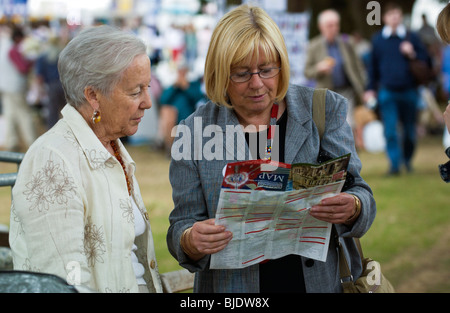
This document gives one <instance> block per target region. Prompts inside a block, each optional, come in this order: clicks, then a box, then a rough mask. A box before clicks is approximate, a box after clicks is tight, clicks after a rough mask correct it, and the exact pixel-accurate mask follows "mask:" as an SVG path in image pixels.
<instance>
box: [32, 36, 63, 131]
mask: <svg viewBox="0 0 450 313" xmlns="http://www.w3.org/2000/svg"><path fill="white" fill-rule="evenodd" d="M64 46H65V42H64V40H63V39H62V38H59V37H52V38H50V39H49V42H48V47H47V49H46V51H44V53H43V54H42V55H41V56H39V57H38V58H37V60H36V62H35V75H36V77H35V79H36V81H37V83H38V85H39V86H41V87H42V88H44V90H45V91H46V94H47V96H48V101H47V129H50V128H52V127H53V126H54V125H55V124H56V122H57V121H58V120H59V118H60V112H61V110H62V108H63V107H64V105H65V104H66V99H65V96H64V90H63V88H62V85H61V81H60V79H59V73H58V57H59V54H60V52H61V50H62V49H63V48H64Z"/></svg>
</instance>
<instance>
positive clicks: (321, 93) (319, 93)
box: [312, 88, 327, 140]
mask: <svg viewBox="0 0 450 313" xmlns="http://www.w3.org/2000/svg"><path fill="white" fill-rule="evenodd" d="M326 96H327V89H326V88H316V89H314V93H313V106H312V107H313V114H312V115H313V120H314V123H315V124H316V127H317V129H318V131H319V136H320V140H322V137H323V134H324V133H325V101H326Z"/></svg>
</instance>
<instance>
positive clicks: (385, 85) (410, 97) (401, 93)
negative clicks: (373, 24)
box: [364, 3, 429, 176]
mask: <svg viewBox="0 0 450 313" xmlns="http://www.w3.org/2000/svg"><path fill="white" fill-rule="evenodd" d="M383 22H384V27H383V29H382V30H381V31H380V32H378V33H376V34H375V35H374V36H373V38H372V47H373V48H372V54H371V56H370V61H369V66H368V73H369V83H368V86H367V91H366V92H365V95H364V97H365V101H366V102H370V101H372V99H375V98H377V99H378V107H379V112H380V115H381V120H382V122H383V126H384V135H385V138H386V152H387V155H388V159H389V161H390V162H389V163H390V165H389V171H388V175H389V176H391V175H398V174H400V169H401V166H402V165H404V166H405V167H406V170H407V171H408V172H411V171H412V170H413V168H412V158H413V155H414V151H415V148H416V142H417V138H416V137H417V135H416V132H417V129H416V126H417V109H418V102H419V93H418V88H417V84H416V82H415V79H414V76H413V75H412V72H411V70H410V60H413V59H419V60H422V61H425V62H428V61H429V58H428V54H427V52H426V50H425V47H424V46H423V44H422V43H421V41H420V39H419V37H418V36H417V35H416V34H414V33H412V32H410V31H409V30H407V29H406V27H405V25H404V24H403V12H402V9H401V7H400V6H399V5H397V4H394V3H389V4H386V5H385V6H384V12H383ZM399 123H401V126H402V130H403V131H402V133H401V136H400V133H399V132H398V124H399ZM400 137H401V138H400Z"/></svg>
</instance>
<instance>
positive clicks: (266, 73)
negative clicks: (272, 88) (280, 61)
mask: <svg viewBox="0 0 450 313" xmlns="http://www.w3.org/2000/svg"><path fill="white" fill-rule="evenodd" d="M279 72H280V68H279V67H273V68H268V69H266V70H262V71H261V72H260V73H259V76H260V77H261V78H272V77H274V76H276V75H277V74H278V73H279Z"/></svg>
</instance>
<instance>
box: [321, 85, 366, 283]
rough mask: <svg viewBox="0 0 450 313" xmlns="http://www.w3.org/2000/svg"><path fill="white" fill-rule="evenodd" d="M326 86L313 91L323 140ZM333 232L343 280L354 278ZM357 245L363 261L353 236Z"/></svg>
mask: <svg viewBox="0 0 450 313" xmlns="http://www.w3.org/2000/svg"><path fill="white" fill-rule="evenodd" d="M326 94H327V89H326V88H316V89H314V93H313V120H314V123H315V124H316V127H317V129H318V131H319V136H320V140H322V137H323V134H324V132H325V102H326ZM332 233H333V235H334V236H335V238H336V244H337V246H338V248H339V272H340V277H341V281H342V280H343V278H348V277H350V278H351V279H352V273H351V272H350V267H349V266H348V263H347V259H346V258H345V254H344V249H343V248H342V244H341V243H340V242H339V239H338V238H339V235H338V233H337V231H336V229H335V228H334V227H332ZM353 240H354V241H355V244H356V247H357V248H358V252H359V256H360V257H361V261H362V260H363V259H364V256H363V252H362V248H361V242H360V241H359V238H353Z"/></svg>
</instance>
